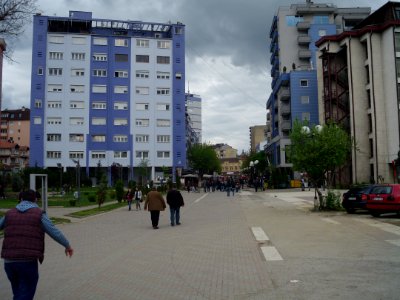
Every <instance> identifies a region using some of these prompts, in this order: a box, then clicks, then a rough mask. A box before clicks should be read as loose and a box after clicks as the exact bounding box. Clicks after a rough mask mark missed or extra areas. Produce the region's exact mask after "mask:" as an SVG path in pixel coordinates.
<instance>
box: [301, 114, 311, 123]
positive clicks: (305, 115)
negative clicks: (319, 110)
mask: <svg viewBox="0 0 400 300" xmlns="http://www.w3.org/2000/svg"><path fill="white" fill-rule="evenodd" d="M301 120H302V121H307V122H309V121H310V113H309V112H303V113H301Z"/></svg>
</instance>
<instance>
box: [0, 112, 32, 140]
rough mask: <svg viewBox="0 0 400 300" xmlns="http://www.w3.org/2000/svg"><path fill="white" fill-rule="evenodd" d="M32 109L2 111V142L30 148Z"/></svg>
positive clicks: (0, 135) (0, 123)
mask: <svg viewBox="0 0 400 300" xmlns="http://www.w3.org/2000/svg"><path fill="white" fill-rule="evenodd" d="M29 132H30V109H29V108H25V107H22V108H21V109H5V110H3V111H1V122H0V140H2V141H8V142H10V143H15V144H18V145H19V146H27V147H29V138H30V136H29Z"/></svg>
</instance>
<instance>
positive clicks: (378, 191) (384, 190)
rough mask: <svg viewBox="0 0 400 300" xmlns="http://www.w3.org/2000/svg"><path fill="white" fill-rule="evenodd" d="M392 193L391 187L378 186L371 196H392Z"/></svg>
mask: <svg viewBox="0 0 400 300" xmlns="http://www.w3.org/2000/svg"><path fill="white" fill-rule="evenodd" d="M390 193H392V187H391V186H376V187H374V188H373V189H372V191H371V194H390Z"/></svg>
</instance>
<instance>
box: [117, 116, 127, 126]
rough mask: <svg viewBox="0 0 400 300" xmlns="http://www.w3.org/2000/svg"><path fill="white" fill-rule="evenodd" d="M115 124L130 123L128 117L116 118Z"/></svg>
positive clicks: (123, 124) (124, 124)
mask: <svg viewBox="0 0 400 300" xmlns="http://www.w3.org/2000/svg"><path fill="white" fill-rule="evenodd" d="M114 125H115V126H126V125H128V119H124V118H116V119H114Z"/></svg>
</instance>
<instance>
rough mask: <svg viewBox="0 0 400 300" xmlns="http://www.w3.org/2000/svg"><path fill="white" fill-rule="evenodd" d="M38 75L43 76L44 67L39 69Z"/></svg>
mask: <svg viewBox="0 0 400 300" xmlns="http://www.w3.org/2000/svg"><path fill="white" fill-rule="evenodd" d="M37 74H38V75H43V68H42V67H39V68H38V71H37Z"/></svg>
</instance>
